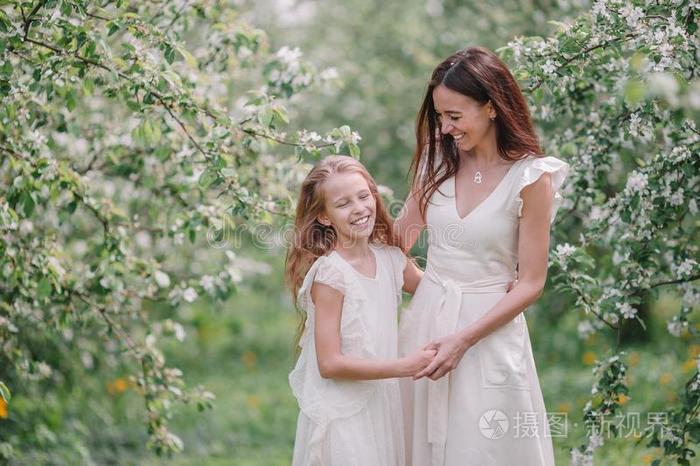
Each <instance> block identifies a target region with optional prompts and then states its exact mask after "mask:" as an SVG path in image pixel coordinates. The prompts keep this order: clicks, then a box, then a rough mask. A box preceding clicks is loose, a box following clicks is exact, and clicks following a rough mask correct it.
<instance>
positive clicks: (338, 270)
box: [304, 252, 347, 294]
mask: <svg viewBox="0 0 700 466" xmlns="http://www.w3.org/2000/svg"><path fill="white" fill-rule="evenodd" d="M335 256H336V253H333V252H331V253H330V254H327V255H324V256H319V257H318V258H317V259H316V260H315V261H314V263H313V264H311V267H310V268H309V271H308V272H306V277H305V278H304V282H305V283H306V282H308V284H309V285H310V284H311V283H312V282H317V283H323V284H324V285H328V286H330V287H332V288H334V289H336V290H337V291H339V292H341V293H343V294H345V291H346V282H347V279H346V276H345V271H344V268H343V267H342V264H340V262H339V261H338V260H337V258H336V257H335Z"/></svg>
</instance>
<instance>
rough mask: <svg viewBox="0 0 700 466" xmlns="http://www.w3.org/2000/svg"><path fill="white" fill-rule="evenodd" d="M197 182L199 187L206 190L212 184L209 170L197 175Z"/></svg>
mask: <svg viewBox="0 0 700 466" xmlns="http://www.w3.org/2000/svg"><path fill="white" fill-rule="evenodd" d="M197 182H198V184H199V186H200V187H202V188H204V189H206V188H208V187H209V186H210V185H211V184H212V183H213V182H214V177H213V176H212V173H211V171H210V170H209V169H207V170H204V171H203V172H202V174H201V175H199V180H198V181H197Z"/></svg>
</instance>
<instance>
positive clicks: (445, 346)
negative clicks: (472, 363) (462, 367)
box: [413, 333, 471, 380]
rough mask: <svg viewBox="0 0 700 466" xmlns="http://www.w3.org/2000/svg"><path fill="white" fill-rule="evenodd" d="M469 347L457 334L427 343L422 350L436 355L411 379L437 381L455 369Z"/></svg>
mask: <svg viewBox="0 0 700 466" xmlns="http://www.w3.org/2000/svg"><path fill="white" fill-rule="evenodd" d="M470 346H471V344H469V343H468V342H467V340H465V339H464V338H463V337H462V335H461V334H459V333H453V334H452V335H448V336H446V337H443V338H440V339H438V340H435V341H433V342H430V343H428V344H427V345H426V346H425V347H424V348H423V349H432V350H437V355H436V356H435V359H433V361H432V362H431V363H430V364H429V365H428V366H427V367H426V368H425V369H423V370H422V371H420V372H419V373H417V374H416V375H415V376H413V379H414V380H418V379H420V378H423V377H429V378H430V379H432V380H438V379H439V378H441V377H443V376H444V375H445V374H447V373H448V372H450V371H451V370H452V369H454V368H456V367H457V365H458V364H459V362H460V361H461V360H462V357H463V356H464V353H465V352H466V351H467V350H468V349H469V348H470Z"/></svg>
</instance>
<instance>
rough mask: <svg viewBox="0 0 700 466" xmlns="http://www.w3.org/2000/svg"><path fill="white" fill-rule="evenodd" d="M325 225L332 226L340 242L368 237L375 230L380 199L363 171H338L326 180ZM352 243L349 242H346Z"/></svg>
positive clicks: (319, 217)
mask: <svg viewBox="0 0 700 466" xmlns="http://www.w3.org/2000/svg"><path fill="white" fill-rule="evenodd" d="M321 189H323V194H324V213H323V214H322V215H319V216H318V221H319V222H321V223H322V224H323V225H326V226H332V227H333V229H334V230H335V232H336V234H337V237H338V241H342V242H346V241H347V242H354V241H357V240H365V241H366V240H368V239H369V236H370V235H371V234H372V231H373V230H374V221H375V214H376V206H377V203H376V200H375V199H374V195H373V194H372V191H371V190H370V188H369V184H368V183H367V180H366V179H365V177H364V176H362V175H361V174H360V173H338V174H334V175H332V176H331V177H330V178H328V179H327V180H326V181H325V182H324V183H323V186H322V188H321ZM345 244H348V243H345Z"/></svg>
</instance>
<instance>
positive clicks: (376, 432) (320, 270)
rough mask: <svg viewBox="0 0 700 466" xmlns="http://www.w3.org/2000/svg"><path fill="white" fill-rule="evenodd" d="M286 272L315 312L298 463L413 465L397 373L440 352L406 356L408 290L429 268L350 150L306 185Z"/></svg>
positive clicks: (300, 370)
mask: <svg viewBox="0 0 700 466" xmlns="http://www.w3.org/2000/svg"><path fill="white" fill-rule="evenodd" d="M294 236H295V237H294V243H293V244H292V245H291V247H290V248H289V252H288V254H287V263H286V278H287V280H288V282H289V283H290V286H291V287H292V290H293V291H294V292H295V293H294V294H295V297H296V303H297V306H298V307H299V309H300V310H301V311H302V315H304V316H305V318H304V319H303V320H302V324H301V326H300V334H299V342H298V343H299V347H300V348H301V351H300V355H299V358H298V360H297V363H296V367H295V368H294V370H293V371H292V372H291V373H290V374H289V382H290V385H291V387H292V391H293V392H294V396H295V397H296V398H297V401H298V402H299V407H300V411H301V412H300V413H299V419H298V422H297V432H296V440H295V442H294V458H293V461H292V464H293V466H321V465H322V466H375V465H376V466H403V465H404V464H405V453H404V437H403V428H402V426H403V421H402V417H401V416H402V415H401V399H400V395H399V385H398V380H397V379H396V377H409V376H413V375H414V374H416V373H417V372H418V371H420V370H421V369H422V368H425V367H426V366H427V365H428V364H429V363H430V362H431V361H432V359H433V357H434V356H435V351H434V350H425V349H423V350H419V351H417V352H415V353H413V354H411V355H409V356H407V357H405V358H398V355H397V344H398V342H397V307H398V305H399V302H400V299H401V290H402V289H403V290H405V291H406V292H408V293H413V291H415V289H416V286H417V285H418V282H419V281H420V278H421V275H422V272H421V271H420V270H419V269H418V268H417V267H416V266H415V265H414V264H413V262H411V261H408V260H407V258H406V256H405V255H404V254H403V252H402V251H401V249H399V248H398V247H397V244H398V241H397V239H396V237H395V236H394V232H393V224H392V221H391V219H390V217H389V215H388V214H387V212H386V210H385V209H384V205H383V203H382V200H381V197H380V196H379V193H378V190H377V185H376V183H375V182H374V180H373V179H372V177H371V176H370V175H369V173H368V172H367V170H366V169H365V167H364V166H363V165H362V164H361V163H360V162H358V161H357V160H355V159H353V158H351V157H346V156H330V157H326V158H325V159H323V160H322V161H321V162H319V163H318V164H317V165H316V166H315V167H314V168H313V169H312V170H311V172H310V173H309V175H308V176H307V177H306V179H305V180H304V182H303V184H302V187H301V194H300V196H299V202H298V204H297V210H296V221H295V235H294Z"/></svg>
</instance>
